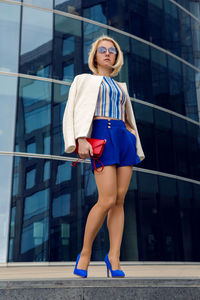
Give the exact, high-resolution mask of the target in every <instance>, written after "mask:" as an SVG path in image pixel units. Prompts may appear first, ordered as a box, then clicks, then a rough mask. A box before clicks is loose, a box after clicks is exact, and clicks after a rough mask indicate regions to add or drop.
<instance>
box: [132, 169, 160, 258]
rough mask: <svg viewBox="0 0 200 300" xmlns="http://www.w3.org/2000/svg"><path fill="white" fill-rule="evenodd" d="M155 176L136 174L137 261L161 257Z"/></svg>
mask: <svg viewBox="0 0 200 300" xmlns="http://www.w3.org/2000/svg"><path fill="white" fill-rule="evenodd" d="M158 210H159V206H158V182H157V176H152V175H150V174H145V173H142V172H141V173H138V202H137V228H138V230H137V236H138V243H139V245H138V248H139V249H138V250H139V260H148V261H154V260H157V259H158V260H159V258H160V256H161V249H160V246H161V245H160V242H161V241H160V224H159V215H158V213H159V211H158Z"/></svg>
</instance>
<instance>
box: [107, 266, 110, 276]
mask: <svg viewBox="0 0 200 300" xmlns="http://www.w3.org/2000/svg"><path fill="white" fill-rule="evenodd" d="M109 275H110V274H109V268H108V266H107V277H109Z"/></svg>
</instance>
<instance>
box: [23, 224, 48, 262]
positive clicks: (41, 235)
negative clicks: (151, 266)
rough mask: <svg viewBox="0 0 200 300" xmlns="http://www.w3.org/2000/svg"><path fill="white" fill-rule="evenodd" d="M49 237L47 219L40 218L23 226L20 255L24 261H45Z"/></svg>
mask: <svg viewBox="0 0 200 300" xmlns="http://www.w3.org/2000/svg"><path fill="white" fill-rule="evenodd" d="M48 238H49V219H48V218H44V219H43V218H42V219H40V220H39V221H35V222H33V223H31V224H30V225H28V226H24V227H23V231H22V239H21V255H22V256H21V257H24V258H25V260H26V261H32V260H34V261H47V255H48V245H47V241H48Z"/></svg>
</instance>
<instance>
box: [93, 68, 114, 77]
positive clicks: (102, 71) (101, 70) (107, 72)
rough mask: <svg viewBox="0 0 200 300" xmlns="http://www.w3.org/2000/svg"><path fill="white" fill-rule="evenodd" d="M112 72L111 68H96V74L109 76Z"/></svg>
mask: <svg viewBox="0 0 200 300" xmlns="http://www.w3.org/2000/svg"><path fill="white" fill-rule="evenodd" d="M111 73H112V70H107V69H101V68H99V69H98V70H97V74H96V75H101V76H107V77H110V74H111Z"/></svg>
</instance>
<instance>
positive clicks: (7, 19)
mask: <svg viewBox="0 0 200 300" xmlns="http://www.w3.org/2000/svg"><path fill="white" fill-rule="evenodd" d="M19 26H20V6H19V5H11V4H7V3H2V2H1V3H0V41H1V47H0V71H5V72H18V54H19V53H18V51H19V28H20V27H19ZM0 86H1V84H0Z"/></svg>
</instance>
